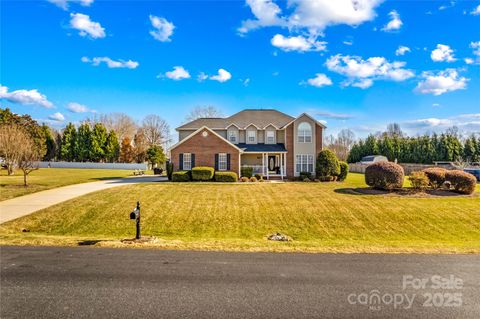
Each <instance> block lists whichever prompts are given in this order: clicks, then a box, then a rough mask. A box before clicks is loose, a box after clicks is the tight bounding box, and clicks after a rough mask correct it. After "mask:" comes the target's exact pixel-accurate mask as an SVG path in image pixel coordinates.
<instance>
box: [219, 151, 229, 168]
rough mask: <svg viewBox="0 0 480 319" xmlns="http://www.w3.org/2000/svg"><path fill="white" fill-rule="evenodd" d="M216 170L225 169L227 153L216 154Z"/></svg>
mask: <svg viewBox="0 0 480 319" xmlns="http://www.w3.org/2000/svg"><path fill="white" fill-rule="evenodd" d="M218 170H219V171H226V170H227V154H225V153H220V154H218Z"/></svg>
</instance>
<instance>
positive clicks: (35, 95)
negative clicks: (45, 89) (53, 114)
mask: <svg viewBox="0 0 480 319" xmlns="http://www.w3.org/2000/svg"><path fill="white" fill-rule="evenodd" d="M0 99H5V100H7V101H10V102H12V103H18V104H22V105H31V104H36V105H40V106H43V107H45V108H47V109H50V108H53V103H52V102H50V101H49V100H48V99H47V97H46V96H45V95H44V94H41V93H40V92H38V91H37V89H33V90H16V91H13V92H8V87H6V86H2V85H1V84H0Z"/></svg>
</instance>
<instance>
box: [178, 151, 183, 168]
mask: <svg viewBox="0 0 480 319" xmlns="http://www.w3.org/2000/svg"><path fill="white" fill-rule="evenodd" d="M178 169H179V170H180V171H183V153H180V163H178Z"/></svg>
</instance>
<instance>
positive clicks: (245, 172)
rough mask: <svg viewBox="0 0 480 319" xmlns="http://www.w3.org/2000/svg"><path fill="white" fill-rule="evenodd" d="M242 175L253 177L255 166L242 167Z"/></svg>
mask: <svg viewBox="0 0 480 319" xmlns="http://www.w3.org/2000/svg"><path fill="white" fill-rule="evenodd" d="M240 175H242V177H248V178H250V177H252V176H253V167H242V168H241V169H240Z"/></svg>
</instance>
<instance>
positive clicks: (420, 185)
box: [408, 172, 429, 191]
mask: <svg viewBox="0 0 480 319" xmlns="http://www.w3.org/2000/svg"><path fill="white" fill-rule="evenodd" d="M408 180H409V181H410V183H411V184H412V188H413V189H414V190H417V191H420V190H424V189H426V188H427V187H428V184H429V180H428V176H427V174H425V172H412V173H411V174H410V176H409V177H408Z"/></svg>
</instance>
